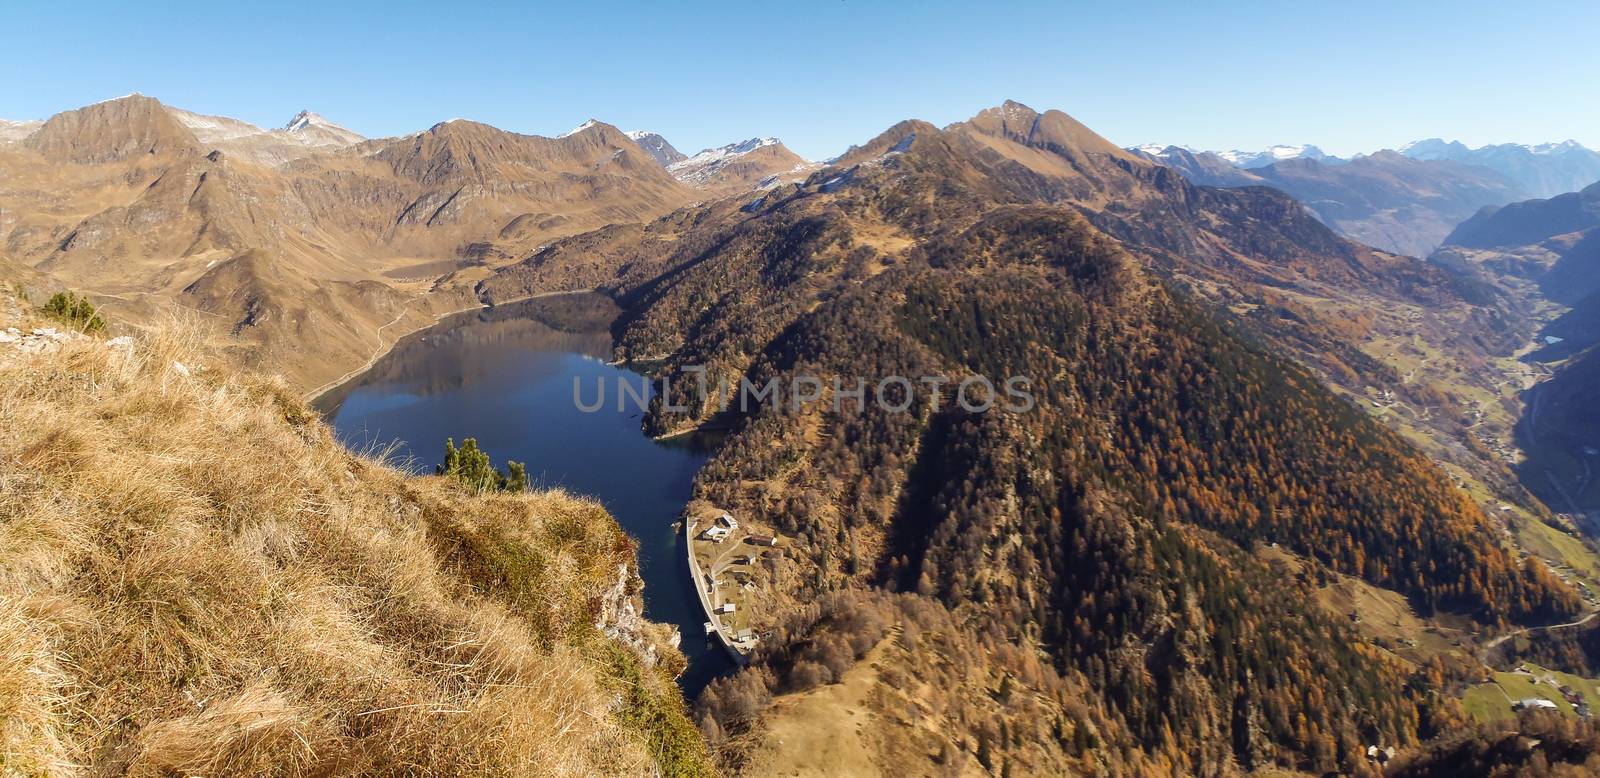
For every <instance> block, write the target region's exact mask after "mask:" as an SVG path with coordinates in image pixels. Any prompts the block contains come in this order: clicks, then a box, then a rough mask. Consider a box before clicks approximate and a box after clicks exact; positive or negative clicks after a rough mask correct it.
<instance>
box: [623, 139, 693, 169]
mask: <svg viewBox="0 0 1600 778" xmlns="http://www.w3.org/2000/svg"><path fill="white" fill-rule="evenodd" d="M625 134H626V135H627V136H628V139H629V140H632V141H633V142H634V143H637V144H639V148H642V149H644V150H645V152H646V153H647V154H649V155H650V156H651V157H653V158H655V161H656V162H657V163H659V164H660V165H661V166H662V167H667V166H668V165H671V164H672V163H674V162H681V161H683V160H684V159H686V157H685V156H684V154H683V152H681V151H678V150H677V149H676V148H673V146H672V144H671V143H668V142H667V139H666V138H663V137H661V135H660V134H659V133H654V132H651V131H649V130H629V131H628V132H627V133H625Z"/></svg>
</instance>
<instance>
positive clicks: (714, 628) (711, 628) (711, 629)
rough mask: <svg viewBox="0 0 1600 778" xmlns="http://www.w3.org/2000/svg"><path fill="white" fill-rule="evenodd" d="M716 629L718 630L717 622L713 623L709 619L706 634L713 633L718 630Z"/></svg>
mask: <svg viewBox="0 0 1600 778" xmlns="http://www.w3.org/2000/svg"><path fill="white" fill-rule="evenodd" d="M716 631H717V625H715V624H712V623H711V622H709V621H708V622H706V634H707V635H709V634H711V633H713V632H716Z"/></svg>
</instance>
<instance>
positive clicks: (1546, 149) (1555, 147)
mask: <svg viewBox="0 0 1600 778" xmlns="http://www.w3.org/2000/svg"><path fill="white" fill-rule="evenodd" d="M1581 148H1583V144H1581V143H1579V142H1577V141H1575V140H1564V141H1561V142H1560V143H1541V144H1539V145H1537V146H1533V147H1532V148H1530V149H1528V150H1529V151H1532V152H1533V153H1535V154H1559V153H1561V152H1563V151H1573V150H1575V149H1581Z"/></svg>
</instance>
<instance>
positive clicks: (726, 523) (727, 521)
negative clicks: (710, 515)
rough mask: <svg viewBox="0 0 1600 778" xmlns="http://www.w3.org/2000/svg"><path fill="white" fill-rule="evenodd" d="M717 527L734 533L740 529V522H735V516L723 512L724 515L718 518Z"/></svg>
mask: <svg viewBox="0 0 1600 778" xmlns="http://www.w3.org/2000/svg"><path fill="white" fill-rule="evenodd" d="M717 526H719V527H723V528H726V529H727V530H728V531H729V532H732V531H733V530H736V529H738V528H739V522H737V521H734V520H733V514H731V513H728V512H727V511H723V512H722V515H721V516H718V517H717Z"/></svg>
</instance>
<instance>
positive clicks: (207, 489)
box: [0, 292, 708, 775]
mask: <svg viewBox="0 0 1600 778" xmlns="http://www.w3.org/2000/svg"><path fill="white" fill-rule="evenodd" d="M4 296H5V295H4V293H3V292H0V297H4ZM5 302H8V301H5V300H0V303H5ZM6 308H7V306H6V305H4V304H0V317H3V316H4V315H5V313H6ZM11 308H12V313H13V319H14V318H15V313H16V311H17V310H18V309H17V308H16V307H15V306H14V305H13V306H11ZM24 323H25V324H33V323H34V322H24ZM5 326H7V323H6V322H0V329H3V328H4V327H5ZM24 331H25V332H26V330H24ZM7 346H8V344H0V774H4V775H11V774H22V775H48V774H78V773H82V772H89V773H96V774H111V773H124V772H126V773H131V774H135V775H150V774H185V775H191V774H205V775H241V774H247V775H265V774H285V775H292V774H307V773H315V774H319V775H320V774H372V773H389V774H395V773H404V774H410V775H419V774H535V775H595V774H659V773H666V774H674V775H675V774H697V773H704V772H708V768H707V761H706V753H705V749H704V745H703V744H702V742H701V741H700V739H699V736H698V733H697V731H696V730H695V728H694V727H693V725H692V724H690V722H689V721H688V719H687V718H686V716H685V713H684V706H683V703H682V701H681V698H680V697H679V696H678V692H677V689H676V687H675V686H674V685H673V683H672V680H671V678H672V674H673V673H674V672H676V671H677V670H678V669H679V668H680V667H681V663H682V661H683V660H682V656H681V655H680V654H678V653H677V651H676V650H675V649H671V648H667V647H665V646H664V645H663V643H664V640H663V639H662V638H663V637H664V628H663V627H661V626H659V625H654V624H649V623H647V622H643V621H642V620H640V619H638V617H637V615H636V613H637V611H636V610H635V607H636V603H637V596H638V591H639V581H638V579H637V577H636V575H635V574H634V572H633V570H634V566H633V565H634V544H633V543H632V541H631V540H630V539H629V538H628V537H627V536H626V535H625V534H624V533H623V532H622V531H621V529H620V528H619V527H618V526H617V524H616V522H615V521H614V520H612V518H611V517H610V516H609V515H607V514H606V513H605V511H604V510H603V509H602V508H601V507H600V506H599V505H598V504H596V503H594V502H591V501H587V500H581V499H576V498H574V497H571V496H568V495H565V494H561V493H558V492H545V493H535V494H528V495H517V496H508V495H494V496H481V497H480V496H475V495H472V494H470V493H467V492H466V491H464V490H463V489H462V488H460V487H458V486H457V485H455V484H454V483H452V482H447V481H445V480H443V479H439V478H432V477H425V478H419V477H411V476H407V475H405V474H403V473H401V472H398V471H397V470H395V469H392V468H390V467H387V466H385V465H383V464H382V463H381V462H379V461H376V460H373V459H370V458H364V457H361V456H356V455H353V454H351V453H349V452H348V451H346V450H344V449H343V448H341V447H340V445H339V444H338V443H337V442H336V441H335V440H334V439H333V437H332V435H331V433H330V431H329V429H328V428H327V427H326V426H325V425H324V424H323V423H322V422H321V421H320V420H319V419H318V418H316V416H315V415H314V414H312V413H311V412H310V411H309V410H308V409H307V408H306V406H305V405H304V404H303V403H301V402H300V401H299V400H298V399H296V398H295V397H294V396H293V395H292V394H291V393H290V392H289V391H288V390H287V389H286V387H285V386H284V385H283V384H282V383H281V382H279V381H276V380H269V379H264V378H258V377H253V376H244V375H238V374H235V373H231V372H229V371H228V370H227V369H225V368H223V367H221V366H220V364H219V363H218V364H214V363H211V362H208V361H207V360H206V358H205V357H204V356H203V355H197V354H196V353H195V350H194V348H193V347H192V344H191V343H189V342H187V341H186V339H185V338H184V337H183V336H182V335H181V328H178V329H173V328H168V329H166V330H164V331H158V332H155V333H152V334H149V335H146V336H142V337H140V338H138V339H136V340H135V341H134V342H133V343H132V344H131V345H117V344H108V343H107V342H106V341H104V340H101V339H97V338H82V339H77V340H73V341H70V342H67V343H65V344H62V345H61V346H59V347H58V348H56V349H55V350H53V351H51V352H49V353H43V354H23V353H22V352H21V350H20V349H11V348H8V347H7Z"/></svg>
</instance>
